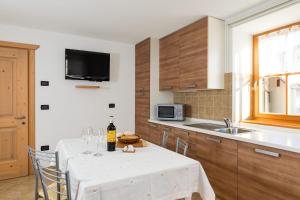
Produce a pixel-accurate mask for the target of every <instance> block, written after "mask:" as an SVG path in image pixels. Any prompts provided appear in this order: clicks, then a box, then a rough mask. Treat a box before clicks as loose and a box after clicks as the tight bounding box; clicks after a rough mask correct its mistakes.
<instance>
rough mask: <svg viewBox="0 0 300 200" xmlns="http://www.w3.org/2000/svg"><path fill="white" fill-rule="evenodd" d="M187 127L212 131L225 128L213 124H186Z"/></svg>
mask: <svg viewBox="0 0 300 200" xmlns="http://www.w3.org/2000/svg"><path fill="white" fill-rule="evenodd" d="M185 126H191V127H194V128H201V129H206V130H211V131H214V130H215V129H221V128H225V126H224V125H220V124H212V123H197V124H185Z"/></svg>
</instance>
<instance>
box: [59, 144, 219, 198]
mask: <svg viewBox="0 0 300 200" xmlns="http://www.w3.org/2000/svg"><path fill="white" fill-rule="evenodd" d="M91 149H93V150H95V149H96V147H95V146H94V147H92V148H91ZM56 150H57V151H58V152H59V159H60V167H61V169H62V170H69V172H70V179H71V188H72V199H76V200H175V199H179V198H186V199H189V198H190V197H191V195H192V193H193V192H199V193H200V195H201V196H202V199H203V200H214V199H215V194H214V192H213V189H212V188H211V186H210V183H209V181H208V179H207V176H206V174H205V172H204V170H203V168H202V166H201V164H200V163H199V162H198V161H195V160H193V159H190V158H187V157H185V156H182V155H180V154H177V153H175V152H172V151H169V150H167V149H164V148H161V147H159V146H157V145H154V144H150V145H149V146H148V147H145V148H136V153H123V152H122V151H121V150H120V149H118V150H117V151H115V152H107V151H104V150H103V151H102V152H101V153H103V154H104V155H103V156H102V157H94V156H93V155H83V154H82V153H81V152H83V151H84V150H86V145H85V144H84V142H83V140H81V139H66V140H61V141H60V142H59V143H58V144H57V147H56Z"/></svg>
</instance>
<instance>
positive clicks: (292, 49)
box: [258, 27, 300, 76]
mask: <svg viewBox="0 0 300 200" xmlns="http://www.w3.org/2000/svg"><path fill="white" fill-rule="evenodd" d="M258 51H259V54H258V59H259V75H260V76H265V75H271V74H283V73H288V72H300V27H292V28H291V29H284V30H281V31H278V32H274V33H270V34H268V35H263V36H260V37H259V39H258Z"/></svg>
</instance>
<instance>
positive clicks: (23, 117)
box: [15, 115, 26, 120]
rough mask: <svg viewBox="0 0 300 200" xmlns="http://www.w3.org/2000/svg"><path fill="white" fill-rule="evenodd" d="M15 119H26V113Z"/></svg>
mask: <svg viewBox="0 0 300 200" xmlns="http://www.w3.org/2000/svg"><path fill="white" fill-rule="evenodd" d="M15 119H19V120H21V119H26V117H25V115H22V116H20V117H15Z"/></svg>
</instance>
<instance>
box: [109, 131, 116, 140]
mask: <svg viewBox="0 0 300 200" xmlns="http://www.w3.org/2000/svg"><path fill="white" fill-rule="evenodd" d="M107 142H116V131H115V130H112V131H108V133H107Z"/></svg>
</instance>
